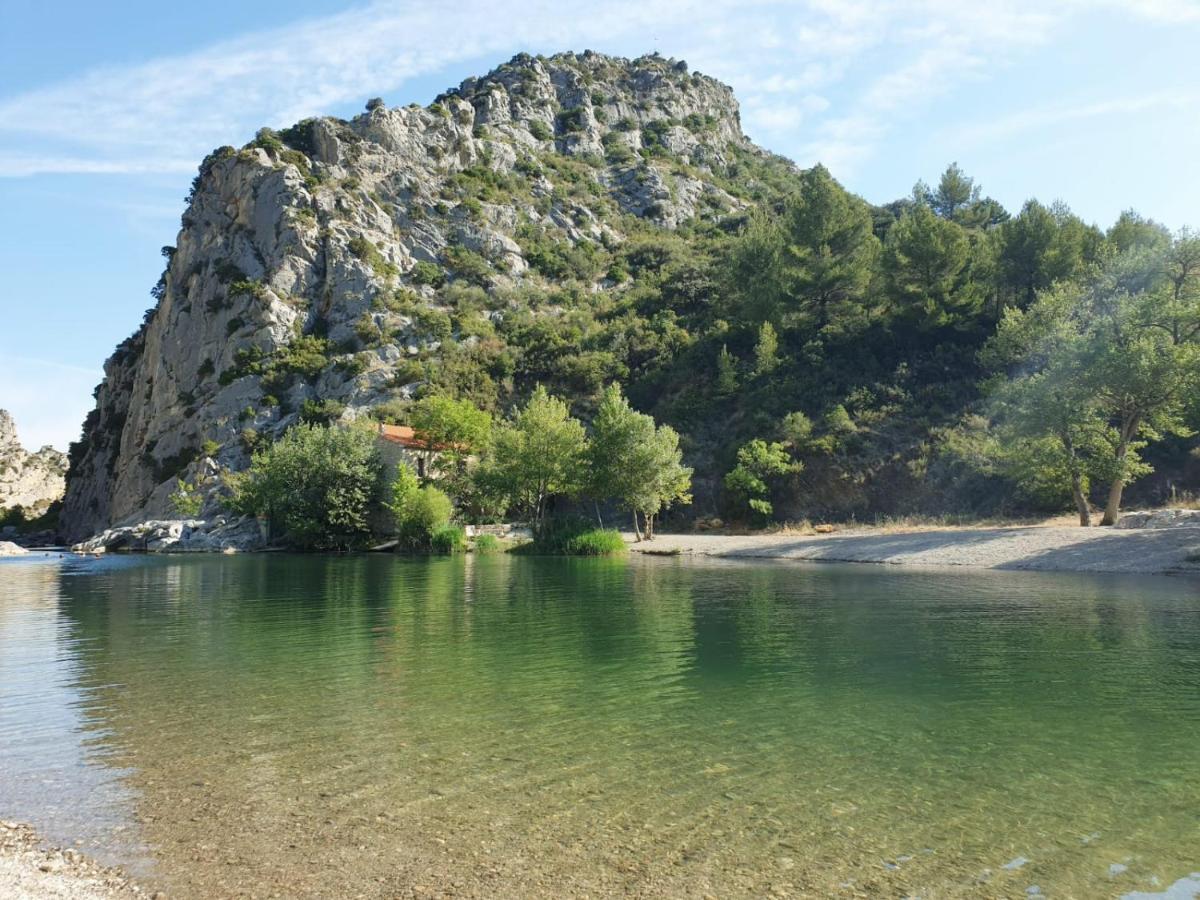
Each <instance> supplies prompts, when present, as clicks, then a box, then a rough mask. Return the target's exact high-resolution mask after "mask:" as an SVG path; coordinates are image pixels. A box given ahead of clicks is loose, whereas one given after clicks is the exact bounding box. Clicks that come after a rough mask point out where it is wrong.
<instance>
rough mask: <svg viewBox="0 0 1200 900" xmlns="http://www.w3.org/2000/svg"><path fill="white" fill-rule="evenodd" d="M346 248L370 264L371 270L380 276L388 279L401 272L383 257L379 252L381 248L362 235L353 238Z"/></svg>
mask: <svg viewBox="0 0 1200 900" xmlns="http://www.w3.org/2000/svg"><path fill="white" fill-rule="evenodd" d="M346 248H347V249H348V250H349V251H350V252H351V253H353V254H354V255H355V256H356V257H358V258H359V259H361V260H362V261H363V262H365V263H366V264H367V265H369V266H370V267H371V271H373V272H374V273H375V274H376V275H377V276H379V277H380V278H383V279H388V278H392V277H394V276H396V275H397V274H399V270H398V269H397V268H396V267H395V266H393V265H392V264H391V263H389V262H388V261H387V260H385V259H384V258H383V254H381V253H380V252H379V248H378V247H376V246H375V245H374V244H373V243H371V242H370V241H369V240H367V239H366V238H365V237H363V236H362V235H357V236H355V237H353V238H351V239H350V242H349V243H348V244H347V245H346Z"/></svg>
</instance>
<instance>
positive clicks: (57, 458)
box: [0, 409, 67, 518]
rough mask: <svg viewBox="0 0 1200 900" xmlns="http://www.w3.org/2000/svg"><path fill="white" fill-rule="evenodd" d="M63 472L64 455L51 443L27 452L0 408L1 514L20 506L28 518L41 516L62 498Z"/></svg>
mask: <svg viewBox="0 0 1200 900" xmlns="http://www.w3.org/2000/svg"><path fill="white" fill-rule="evenodd" d="M66 473H67V457H66V454H64V453H60V452H59V451H57V450H55V449H54V448H53V447H50V446H46V447H43V448H42V449H41V450H38V451H37V452H36V453H30V452H28V451H27V450H26V449H25V448H24V447H23V446H21V442H20V440H18V438H17V426H16V423H15V422H14V421H13V418H12V416H11V415H9V414H8V412H7V411H6V410H3V409H0V513H3V512H4V511H6V510H11V509H14V508H15V507H18V506H19V507H21V509H22V510H23V511H24V512H25V514H26V516H27V517H29V518H33V517H35V516H38V515H41V514H42V513H44V512H45V511H46V509H47V507H49V506H50V504H51V503H53V502H54V501H55V500H58V499H59V498H60V497H62V495H63V491H64V489H65V488H66V478H65V476H66Z"/></svg>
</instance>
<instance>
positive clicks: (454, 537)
mask: <svg viewBox="0 0 1200 900" xmlns="http://www.w3.org/2000/svg"><path fill="white" fill-rule="evenodd" d="M429 549H430V550H431V551H432V552H433V553H446V554H449V553H465V552H466V550H467V533H466V532H465V531H464V530H463V529H462V526H460V525H442V526H441V527H439V528H437V529H435V530H434V532H433V533H432V534H430V535H429Z"/></svg>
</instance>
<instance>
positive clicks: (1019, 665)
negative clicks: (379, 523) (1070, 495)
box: [0, 555, 1200, 898]
mask: <svg viewBox="0 0 1200 900" xmlns="http://www.w3.org/2000/svg"><path fill="white" fill-rule="evenodd" d="M1197 588H1198V585H1197V583H1196V582H1195V581H1193V580H1187V579H1181V578H1180V579H1172V578H1116V577H1111V576H1104V577H1102V576H1081V575H1047V574H1032V573H1017V572H966V571H964V572H944V571H936V572H928V571H926V572H922V571H897V570H895V569H892V568H885V567H872V566H836V565H804V564H796V563H767V562H754V563H749V562H746V563H737V562H724V563H722V562H715V561H709V562H705V561H681V560H677V559H649V558H634V559H629V560H566V559H538V558H531V557H511V556H482V557H474V556H471V557H465V558H464V557H458V558H452V559H432V560H425V559H403V558H395V557H391V556H348V557H302V556H283V555H248V556H234V557H154V558H148V557H140V558H139V557H119V558H112V559H102V560H78V559H67V558H61V559H60V558H25V559H19V560H13V561H6V562H4V563H3V564H0V818H4V819H16V820H21V821H27V822H29V823H31V824H33V825H35V826H36V827H37V828H39V829H40V830H41V831H42V833H43V834H44V835H45V836H46V837H47V838H48V839H49V840H52V841H55V842H59V843H70V842H78V845H79V846H80V847H82V848H83V849H84V850H86V851H87V852H89V853H91V854H93V855H95V856H97V857H99V858H100V859H102V860H104V861H106V862H112V863H119V864H121V865H123V866H125V867H126V868H127V869H129V870H130V871H131V872H133V873H134V874H136V875H137V876H139V877H140V878H141V879H142V880H143V881H144V883H145V884H146V885H147V886H149V887H151V888H152V889H162V890H164V891H166V892H167V894H168V896H170V897H184V898H192V897H197V898H208V897H235V896H236V897H241V896H255V897H268V896H280V897H357V896H362V897H408V896H442V895H452V896H458V897H463V896H468V897H469V896H477V897H579V896H591V897H603V896H646V897H705V896H709V897H720V898H725V897H767V896H782V897H909V896H911V897H922V898H936V897H1028V896H1045V897H1080V898H1092V897H1122V896H1127V895H1128V896H1133V897H1148V896H1162V897H1172V898H1176V897H1179V898H1183V897H1191V896H1193V895H1200V880H1197V879H1200V876H1193V875H1192V873H1195V872H1200V591H1198V590H1197ZM2 894H3V890H2V886H0V895H2Z"/></svg>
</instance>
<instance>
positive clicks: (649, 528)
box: [646, 513, 654, 541]
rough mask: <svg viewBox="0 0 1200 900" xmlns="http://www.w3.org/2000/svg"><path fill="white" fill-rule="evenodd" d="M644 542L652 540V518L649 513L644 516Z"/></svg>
mask: <svg viewBox="0 0 1200 900" xmlns="http://www.w3.org/2000/svg"><path fill="white" fill-rule="evenodd" d="M646 540H648V541H652V540H654V516H653V515H651V514H650V513H647V514H646Z"/></svg>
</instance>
